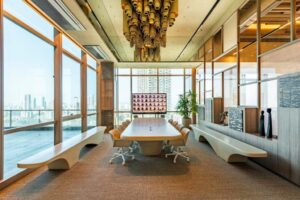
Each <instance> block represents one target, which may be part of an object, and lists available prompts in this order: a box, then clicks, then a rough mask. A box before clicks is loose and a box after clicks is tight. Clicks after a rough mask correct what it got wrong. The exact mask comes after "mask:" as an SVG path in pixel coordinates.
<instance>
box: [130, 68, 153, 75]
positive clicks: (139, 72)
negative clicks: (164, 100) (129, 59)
mask: <svg viewBox="0 0 300 200" xmlns="http://www.w3.org/2000/svg"><path fill="white" fill-rule="evenodd" d="M132 74H134V75H155V74H157V68H152V69H132Z"/></svg>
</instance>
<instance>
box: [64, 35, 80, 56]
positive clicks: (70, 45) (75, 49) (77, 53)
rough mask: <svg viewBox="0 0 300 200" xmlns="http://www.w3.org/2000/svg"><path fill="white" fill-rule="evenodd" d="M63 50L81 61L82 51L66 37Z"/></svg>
mask: <svg viewBox="0 0 300 200" xmlns="http://www.w3.org/2000/svg"><path fill="white" fill-rule="evenodd" d="M62 46H63V49H65V50H67V51H68V52H69V53H71V54H73V55H74V56H76V57H78V58H80V59H81V49H80V48H79V47H78V46H77V45H76V44H74V42H72V41H71V40H70V39H69V38H67V37H66V36H65V35H63V37H62Z"/></svg>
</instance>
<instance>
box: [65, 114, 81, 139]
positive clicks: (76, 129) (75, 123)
mask: <svg viewBox="0 0 300 200" xmlns="http://www.w3.org/2000/svg"><path fill="white" fill-rule="evenodd" d="M80 134H81V118H78V119H73V120H69V121H65V122H63V141H64V140H67V139H70V138H72V137H74V136H76V135H80Z"/></svg>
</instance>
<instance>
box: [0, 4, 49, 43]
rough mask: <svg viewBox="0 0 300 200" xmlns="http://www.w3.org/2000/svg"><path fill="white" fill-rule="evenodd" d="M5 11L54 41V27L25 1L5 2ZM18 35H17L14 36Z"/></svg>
mask: <svg viewBox="0 0 300 200" xmlns="http://www.w3.org/2000/svg"><path fill="white" fill-rule="evenodd" d="M3 9H4V10H6V11H7V12H9V13H10V14H12V15H14V16H15V17H17V18H18V19H20V20H21V21H23V22H25V23H26V24H28V25H29V26H31V27H32V28H34V29H35V30H37V31H38V32H40V33H41V34H43V35H44V36H46V37H47V38H49V39H51V40H53V38H54V27H53V26H52V25H51V24H50V23H49V22H47V20H45V19H44V18H43V17H42V16H41V15H39V14H38V13H37V12H35V11H34V10H33V9H32V8H30V7H29V6H28V5H26V3H25V2H24V1H23V0H4V5H3ZM14 35H17V34H14Z"/></svg>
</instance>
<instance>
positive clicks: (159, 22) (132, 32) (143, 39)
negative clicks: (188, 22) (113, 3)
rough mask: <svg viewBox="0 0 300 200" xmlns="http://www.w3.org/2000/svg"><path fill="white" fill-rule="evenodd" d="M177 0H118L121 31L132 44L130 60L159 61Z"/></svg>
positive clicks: (173, 17)
mask: <svg viewBox="0 0 300 200" xmlns="http://www.w3.org/2000/svg"><path fill="white" fill-rule="evenodd" d="M178 1H179V0H122V3H121V4H122V9H123V33H124V36H125V37H126V39H127V40H128V41H129V42H130V46H131V47H134V48H135V51H134V61H143V62H145V61H150V62H152V61H160V47H166V42H167V37H166V34H167V29H168V27H171V26H173V25H174V23H175V19H176V17H177V16H178Z"/></svg>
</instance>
